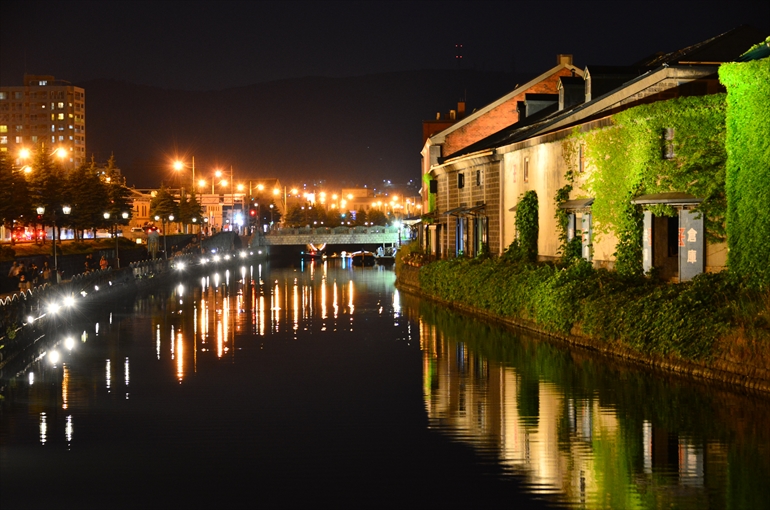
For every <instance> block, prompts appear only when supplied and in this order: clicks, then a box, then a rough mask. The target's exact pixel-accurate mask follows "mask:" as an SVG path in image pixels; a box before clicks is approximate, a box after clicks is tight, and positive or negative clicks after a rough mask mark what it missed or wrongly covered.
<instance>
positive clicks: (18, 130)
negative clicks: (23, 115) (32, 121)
mask: <svg viewBox="0 0 770 510" xmlns="http://www.w3.org/2000/svg"><path fill="white" fill-rule="evenodd" d="M22 129H24V126H19V125H17V126H16V132H17V133H19V132H21V130H22Z"/></svg>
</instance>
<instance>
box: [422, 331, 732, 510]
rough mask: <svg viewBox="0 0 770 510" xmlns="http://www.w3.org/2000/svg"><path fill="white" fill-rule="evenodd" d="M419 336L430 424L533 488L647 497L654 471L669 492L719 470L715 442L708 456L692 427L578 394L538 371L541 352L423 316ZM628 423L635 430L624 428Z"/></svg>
mask: <svg viewBox="0 0 770 510" xmlns="http://www.w3.org/2000/svg"><path fill="white" fill-rule="evenodd" d="M420 339H421V346H422V350H423V377H424V381H423V388H424V393H425V407H426V410H427V413H428V418H429V423H430V424H431V427H433V428H435V429H438V430H440V431H441V432H442V433H445V434H448V435H450V436H452V437H453V438H455V439H457V440H460V441H464V442H467V443H469V444H471V445H473V446H474V447H475V448H477V449H478V450H480V451H482V452H484V453H485V454H489V453H490V452H494V453H495V454H496V456H497V457H498V458H499V459H500V462H501V464H502V465H503V466H505V467H507V468H509V469H510V470H511V471H512V472H514V473H517V474H523V475H524V476H525V477H526V479H527V484H528V490H529V491H530V492H532V493H534V494H544V495H547V494H550V495H553V496H555V497H556V498H558V499H566V500H567V501H569V502H572V503H581V504H585V505H586V506H587V507H600V508H627V507H636V506H644V505H640V504H639V503H640V502H641V501H642V494H643V493H644V491H645V490H647V488H646V485H648V484H650V483H655V482H652V481H651V479H652V478H653V477H655V478H658V477H660V476H661V475H663V477H662V478H661V479H663V478H666V479H668V480H669V482H667V483H666V484H662V485H661V486H660V487H657V488H656V492H657V493H659V494H664V496H662V498H663V500H671V501H674V500H675V499H676V498H679V497H681V494H680V493H681V488H682V487H686V488H687V489H688V490H691V489H697V490H702V489H703V487H704V486H707V485H708V484H707V483H706V481H705V477H706V475H707V474H708V472H709V471H710V470H713V471H715V472H719V471H724V469H725V468H724V466H725V465H726V460H725V457H726V456H725V455H724V453H723V452H721V451H720V449H719V448H717V447H712V448H711V450H713V451H714V452H715V453H714V455H713V456H709V455H705V453H704V448H703V445H702V444H698V443H697V442H696V441H694V440H693V438H692V437H691V436H689V435H683V434H673V433H671V432H670V431H667V430H665V429H664V428H662V427H660V426H654V425H653V424H652V423H650V422H649V421H646V420H645V421H642V422H635V421H634V420H630V421H629V420H628V418H627V417H625V418H624V419H621V414H620V411H619V409H618V408H617V407H615V405H614V403H613V404H611V405H606V404H603V403H602V402H601V399H600V398H593V397H590V398H586V397H576V396H574V394H573V393H572V392H567V390H565V388H563V387H561V386H560V385H558V384H555V383H552V382H548V381H546V380H544V379H543V378H542V377H543V376H542V367H541V364H542V363H543V362H544V361H543V360H542V359H540V360H538V359H536V358H537V355H536V354H534V353H533V354H528V356H529V357H531V358H532V359H530V360H520V363H517V365H516V366H510V365H507V364H504V363H501V362H497V361H494V360H490V359H487V358H486V357H484V356H483V355H481V354H479V353H477V352H475V351H474V350H473V349H471V348H469V347H468V345H467V344H465V343H462V342H455V341H453V340H452V339H450V338H447V337H446V336H444V333H443V332H441V331H440V330H439V329H438V328H436V327H435V326H432V325H429V324H427V323H425V322H421V331H420ZM511 341H512V342H518V341H519V340H514V339H512V340H511ZM526 350H528V349H523V350H522V352H523V351H526ZM583 390H586V389H585V388H583ZM589 391H590V390H589ZM634 423H638V425H639V427H638V429H637V428H633V427H631V428H629V424H631V425H633V424H634ZM720 453H721V455H720ZM710 457H713V458H710ZM657 483H660V481H658V482H657Z"/></svg>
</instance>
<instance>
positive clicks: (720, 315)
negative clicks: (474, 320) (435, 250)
mask: <svg viewBox="0 0 770 510" xmlns="http://www.w3.org/2000/svg"><path fill="white" fill-rule="evenodd" d="M420 286H421V288H422V290H423V291H424V292H426V293H428V294H429V295H433V296H435V297H437V298H440V299H443V300H446V301H450V302H455V303H460V304H463V305H467V306H471V307H474V308H478V309H481V310H484V311H487V312H490V313H493V314H496V315H498V316H501V317H510V318H515V319H520V320H525V321H531V322H533V323H535V324H536V325H537V326H538V327H539V328H541V329H543V330H545V331H549V332H553V333H557V334H585V335H589V336H591V337H593V338H596V339H598V340H601V341H604V342H619V343H621V344H623V345H626V346H627V347H630V348H632V349H634V350H636V351H639V352H642V353H645V354H653V355H675V356H679V357H681V358H684V359H703V358H708V357H710V356H711V355H712V354H713V353H714V344H715V341H716V340H717V339H718V338H719V337H720V336H721V335H724V334H725V333H726V332H727V331H728V330H729V329H730V328H731V327H738V326H740V327H744V328H748V329H749V330H752V331H759V330H761V332H763V334H764V335H767V334H768V332H769V331H768V330H770V312H767V313H765V314H764V315H763V314H759V316H757V313H756V312H757V308H756V307H755V306H753V305H749V304H750V303H754V304H756V303H758V302H759V303H762V302H764V301H766V302H768V303H770V296H765V297H764V298H763V297H762V296H760V295H759V294H756V292H757V291H752V290H751V289H750V288H749V287H747V286H746V284H745V281H744V280H741V279H739V278H738V277H736V276H734V275H731V274H728V273H718V274H702V275H699V276H698V277H696V278H695V279H693V280H692V281H691V282H687V283H682V284H678V285H670V284H665V283H662V282H657V281H655V280H652V279H650V278H646V277H641V276H635V275H623V274H619V273H617V272H614V271H607V270H604V269H598V270H597V269H594V268H593V267H592V266H591V264H590V263H588V262H586V261H584V260H575V261H573V262H572V263H571V264H569V265H552V264H540V265H534V264H529V263H526V262H514V263H512V262H510V261H508V260H505V259H504V258H500V259H487V260H481V261H480V260H467V259H452V260H445V261H438V262H434V263H431V264H429V265H427V266H423V268H422V269H421V271H420ZM752 292H754V294H752ZM763 299H764V301H763Z"/></svg>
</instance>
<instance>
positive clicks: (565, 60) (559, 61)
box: [556, 53, 572, 65]
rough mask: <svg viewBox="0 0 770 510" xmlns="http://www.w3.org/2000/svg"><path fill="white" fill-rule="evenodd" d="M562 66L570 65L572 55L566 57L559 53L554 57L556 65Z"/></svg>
mask: <svg viewBox="0 0 770 510" xmlns="http://www.w3.org/2000/svg"><path fill="white" fill-rule="evenodd" d="M562 64H568V65H572V55H567V54H565V53H559V54H558V55H556V65H562Z"/></svg>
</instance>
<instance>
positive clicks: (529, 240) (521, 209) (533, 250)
mask: <svg viewBox="0 0 770 510" xmlns="http://www.w3.org/2000/svg"><path fill="white" fill-rule="evenodd" d="M538 210H539V206H538V201H537V193H536V192H535V191H534V190H529V191H527V192H525V193H524V194H522V195H521V196H520V197H519V203H518V204H517V205H516V232H517V234H518V235H517V236H516V239H514V240H513V242H512V243H511V244H510V246H508V248H507V249H506V250H505V253H504V254H503V258H504V259H506V260H508V261H526V262H535V261H537V236H538V232H539V228H540V227H539V223H538V222H539V217H538Z"/></svg>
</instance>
